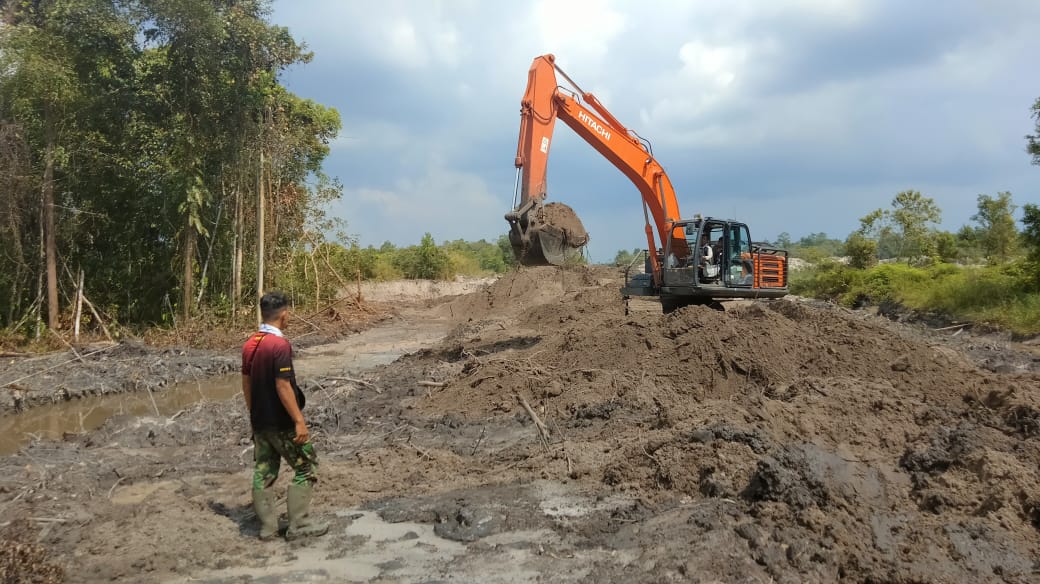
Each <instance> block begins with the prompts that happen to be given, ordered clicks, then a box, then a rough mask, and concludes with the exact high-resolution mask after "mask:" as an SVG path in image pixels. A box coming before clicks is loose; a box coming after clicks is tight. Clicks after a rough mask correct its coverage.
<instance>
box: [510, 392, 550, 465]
mask: <svg viewBox="0 0 1040 584" xmlns="http://www.w3.org/2000/svg"><path fill="white" fill-rule="evenodd" d="M516 399H517V401H519V402H520V405H522V406H523V407H524V410H526V411H527V415H528V416H531V421H533V422H534V425H535V427H536V428H538V437H539V438H541V441H542V446H543V447H545V453H546V454H548V453H549V428H548V427H547V426H546V425H545V423H543V422H542V420H541V418H539V417H538V414H536V413H534V410H533V409H532V408H531V404H529V403H527V400H526V399H524V396H522V395H520V394H519V393H518V394H516Z"/></svg>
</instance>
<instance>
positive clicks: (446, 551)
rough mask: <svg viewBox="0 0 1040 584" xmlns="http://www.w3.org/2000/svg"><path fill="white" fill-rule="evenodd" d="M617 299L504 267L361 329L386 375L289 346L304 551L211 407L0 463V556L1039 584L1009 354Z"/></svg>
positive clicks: (190, 567)
mask: <svg viewBox="0 0 1040 584" xmlns="http://www.w3.org/2000/svg"><path fill="white" fill-rule="evenodd" d="M617 286H618V281H617V276H616V274H613V273H611V272H609V271H598V270H574V271H571V270H561V269H555V268H544V269H534V270H525V271H522V272H517V273H514V274H511V275H509V276H507V277H505V278H503V279H501V280H499V281H498V282H496V283H494V284H492V285H490V286H487V287H486V288H484V289H482V290H480V291H478V292H475V293H471V294H468V295H463V296H458V297H454V298H449V299H446V300H443V301H439V302H437V301H425V302H423V303H420V304H419V305H416V306H414V307H413V308H412V309H410V311H409V312H407V313H406V314H405V315H404V316H403V317H401V318H400V320H398V321H397V322H396V323H392V324H391V325H389V326H388V328H387V329H386V330H387V331H389V330H393V329H394V327H397V328H398V329H399V330H401V331H405V333H406V334H405V335H403V337H397V338H405V339H407V340H408V342H409V343H411V344H410V345H408V347H407V349H412V348H415V349H417V350H416V351H415V352H412V353H410V354H408V355H405V356H404V357H402V358H400V359H398V360H396V361H394V362H393V363H389V364H386V365H380V366H377V367H375V368H371V369H366V370H359V368H358V367H354V368H351V367H350V364H351V360H352V359H353V358H354V355H355V354H357V353H359V352H360V351H361V350H362V348H361V347H358V346H357V345H355V346H354V347H353V348H350V347H346V346H343V347H335V346H323V347H320V348H313V349H311V350H310V352H311V358H312V359H313V360H312V361H310V364H309V367H310V370H309V371H308V372H307V373H308V379H309V382H308V386H309V388H310V389H309V393H310V396H311V397H310V399H309V401H308V408H307V411H308V415H309V417H310V419H311V420H312V425H313V426H314V430H315V433H316V441H317V443H318V447H319V450H320V453H321V455H322V466H321V475H322V481H321V483H320V485H319V491H318V500H317V504H316V505H317V510H318V511H319V512H321V513H323V514H325V515H326V516H328V517H329V518H331V520H332V524H333V526H332V530H331V532H330V534H329V535H328V536H326V537H325V538H322V539H320V540H317V541H314V542H309V543H305V544H300V543H294V544H285V543H280V542H271V543H262V544H261V543H258V542H257V541H256V540H255V534H256V525H255V519H254V518H253V517H252V512H251V510H250V507H249V494H248V491H247V485H248V476H249V464H250V454H251V444H250V440H249V437H248V432H247V428H246V427H245V425H246V420H245V418H244V416H243V412H242V411H241V410H242V408H241V405H240V404H238V403H237V402H236V401H234V400H232V401H229V402H212V401H210V402H205V403H202V404H198V405H195V406H192V407H190V408H188V409H186V410H184V411H183V412H181V413H179V415H177V416H176V417H166V416H150V417H132V418H121V419H112V420H109V421H108V422H107V423H106V424H105V425H103V426H102V427H100V428H99V429H97V430H95V431H93V432H88V433H86V434H82V435H74V436H73V435H70V436H68V437H67V440H66V441H64V442H60V443H40V444H36V445H34V446H32V447H30V448H28V449H27V450H25V451H23V452H21V453H19V454H17V455H13V456H8V457H5V458H3V459H0V477H2V478H0V511H2V514H3V518H4V519H3V522H4V524H5V526H4V528H3V529H4V530H6V531H7V532H8V533H9V534H10V532H17V533H18V535H19V536H20V537H22V538H28V537H30V535H28V534H31V537H32V538H35V539H34V540H35V541H38V542H39V546H40V547H39V548H33V549H27V550H23V551H22V552H20V554H21V555H17V556H15V555H12V554H11V553H7V554H6V555H3V556H0V566H7V565H13V563H14V562H16V561H23V562H29V561H36V562H37V566H41V565H42V563H41V560H42V559H43V558H42V556H43V555H44V554H46V561H49V562H51V563H52V564H55V565H58V566H61V567H63V568H64V569H65V574H66V579H67V580H68V581H71V582H94V581H102V580H105V581H110V580H115V581H123V582H189V581H190V582H215V583H216V582H220V583H223V582H244V581H255V582H402V583H406V582H407V583H420V582H449V581H450V582H503V583H519V582H588V583H592V582H671V581H675V582H715V581H721V582H833V581H838V580H841V581H850V582H933V581H934V582H1035V581H1038V580H1040V564H1038V563H1037V560H1036V558H1037V557H1040V531H1038V530H1040V482H1038V478H1040V477H1038V474H1040V448H1038V445H1040V376H1038V373H1037V368H1038V362H1040V361H1038V358H1037V356H1036V355H1035V354H1034V353H1031V352H1030V351H1029V350H1028V348H1020V347H1015V346H1012V345H1008V344H1004V343H1001V342H998V341H992V340H987V339H979V338H968V337H967V336H966V335H960V336H958V337H951V336H949V335H945V336H943V335H940V334H932V333H927V332H922V331H918V330H916V329H913V328H911V327H907V326H905V325H897V324H894V323H890V322H887V321H885V320H883V319H880V318H878V317H875V316H871V315H867V314H863V313H854V312H850V311H846V310H842V309H839V308H835V307H829V306H825V305H817V304H813V303H805V302H798V301H776V302H761V303H757V302H743V303H733V304H729V305H727V307H726V310H725V311H716V310H712V309H709V308H701V307H689V308H685V309H682V310H680V311H678V312H676V313H674V314H671V315H667V316H662V315H661V314H659V307H657V306H655V305H652V304H649V303H637V302H635V301H633V302H632V303H631V305H630V306H629V307H628V308H627V310H626V307H625V306H624V304H623V303H622V302H621V301H620V300H619V298H618V296H617ZM381 334H388V335H390V333H388V332H387V333H381ZM441 334H446V336H445V337H444V338H443V339H441V340H437V338H438V337H439V336H440V335H441ZM423 335H425V336H423ZM391 336H392V335H391ZM385 343H389V344H390V345H393V344H394V341H392V340H386V339H384V345H385ZM419 347H424V348H421V349H419ZM384 348H385V346H384ZM398 348H400V347H398ZM380 350H382V349H380V348H379V347H375V348H373V349H372V351H374V352H376V353H378V352H380ZM301 369H302V366H301ZM350 380H353V381H350ZM535 418H536V419H535ZM284 480H285V478H284V477H283V478H282V481H284ZM281 484H284V483H281ZM16 518H17V519H18V520H16ZM8 537H11V536H10V535H8ZM29 541H33V540H29ZM0 549H7V548H0ZM33 554H36V555H33Z"/></svg>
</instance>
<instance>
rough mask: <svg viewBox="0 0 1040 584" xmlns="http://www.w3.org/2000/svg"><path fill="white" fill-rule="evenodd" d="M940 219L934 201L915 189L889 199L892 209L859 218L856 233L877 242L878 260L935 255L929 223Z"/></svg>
mask: <svg viewBox="0 0 1040 584" xmlns="http://www.w3.org/2000/svg"><path fill="white" fill-rule="evenodd" d="M941 220H942V211H941V210H940V209H939V206H938V205H936V204H935V200H934V199H931V198H928V197H925V196H923V195H921V193H920V192H918V191H914V190H908V191H902V192H900V193H899V194H897V195H896V196H895V197H894V198H893V199H892V208H891V209H875V210H874V211H871V212H870V213H868V214H867V215H865V216H863V217H862V218H860V229H859V232H860V233H862V234H864V235H865V236H867V237H871V238H873V239H874V240H876V241H877V242H878V255H879V257H882V258H884V257H900V258H906V260H907V262H909V261H910V259H911V258H913V257H918V256H921V255H926V256H932V257H934V256H935V253H936V249H935V248H936V242H935V238H934V233H935V230H934V228H933V227H931V226H930V225H929V224H930V223H938V222H939V221H941Z"/></svg>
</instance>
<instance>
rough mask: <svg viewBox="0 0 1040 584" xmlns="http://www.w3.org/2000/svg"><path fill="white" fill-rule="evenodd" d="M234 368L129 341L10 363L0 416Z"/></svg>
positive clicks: (215, 357)
mask: <svg viewBox="0 0 1040 584" xmlns="http://www.w3.org/2000/svg"><path fill="white" fill-rule="evenodd" d="M235 367H236V361H235V358H234V357H233V356H231V355H230V354H223V355H221V354H215V353H213V352H212V351H206V350H200V349H189V348H180V347H170V348H162V349H159V348H155V347H150V346H147V345H144V344H141V343H138V342H133V341H126V342H123V343H120V344H116V345H112V344H106V345H93V346H88V347H84V348H81V349H80V350H79V351H77V353H73V352H72V351H62V352H58V353H50V354H47V355H43V356H39V357H32V358H27V359H17V360H9V361H8V362H7V363H4V367H3V369H2V370H0V415H3V414H11V413H13V412H18V411H21V410H26V409H30V408H33V407H37V406H41V405H45V404H53V403H60V402H64V401H69V400H76V399H80V398H84V397H88V396H104V395H111V394H121V393H127V392H142V393H144V392H147V391H162V390H164V389H166V388H168V387H171V386H174V385H177V384H182V383H185V382H188V381H191V382H195V381H198V380H203V379H205V378H207V377H211V376H213V375H221V374H225V373H230V372H231V371H234V370H235Z"/></svg>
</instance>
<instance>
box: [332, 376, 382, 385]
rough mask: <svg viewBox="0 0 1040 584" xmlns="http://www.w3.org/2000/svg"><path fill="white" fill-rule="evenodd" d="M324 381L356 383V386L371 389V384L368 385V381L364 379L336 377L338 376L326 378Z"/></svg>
mask: <svg viewBox="0 0 1040 584" xmlns="http://www.w3.org/2000/svg"><path fill="white" fill-rule="evenodd" d="M326 379H335V380H337V381H348V382H350V383H357V384H358V386H365V387H366V388H371V387H372V384H371V383H369V382H368V381H365V380H364V379H356V378H354V377H344V376H342V375H338V376H330V377H326Z"/></svg>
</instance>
